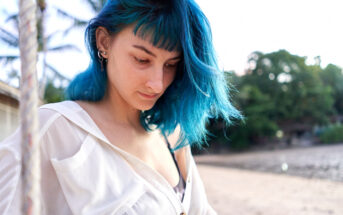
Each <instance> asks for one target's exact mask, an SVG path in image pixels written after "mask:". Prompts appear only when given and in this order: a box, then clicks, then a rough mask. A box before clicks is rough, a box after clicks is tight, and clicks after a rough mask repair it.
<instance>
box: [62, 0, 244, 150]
mask: <svg viewBox="0 0 343 215" xmlns="http://www.w3.org/2000/svg"><path fill="white" fill-rule="evenodd" d="M131 24H134V25H135V28H134V34H135V35H137V36H139V37H141V38H143V39H147V38H149V39H150V42H151V43H152V44H153V45H154V46H156V47H158V48H163V49H166V50H168V51H172V50H178V51H180V52H181V53H182V56H183V58H182V59H181V61H180V62H179V64H178V68H177V74H176V77H175V79H174V81H173V83H172V84H171V85H170V86H169V87H168V89H167V90H166V91H165V93H164V94H163V95H162V96H161V97H160V98H159V99H158V100H157V102H156V104H155V105H154V107H153V108H152V109H150V110H147V111H144V112H142V113H141V116H140V118H141V124H142V126H143V127H144V128H145V130H147V131H149V130H151V129H152V125H154V127H156V126H157V128H159V129H161V131H162V134H164V135H166V136H168V135H170V134H171V133H173V132H174V130H175V128H176V127H177V126H178V125H179V126H180V137H179V140H178V142H177V145H176V147H175V148H174V150H177V149H179V148H181V147H184V146H186V145H188V144H190V145H192V146H193V145H194V146H197V147H198V148H201V146H202V144H203V143H206V136H207V129H206V124H207V122H208V120H209V119H210V118H218V117H222V118H223V119H224V120H225V121H226V122H227V124H231V123H232V119H235V118H237V119H239V118H241V115H240V113H239V111H238V110H237V109H236V108H235V107H233V106H232V104H231V102H230V97H229V88H228V86H227V85H226V81H225V78H224V72H223V71H221V70H220V69H219V68H218V64H217V59H216V55H215V52H214V49H213V44H212V34H211V29H210V25H209V22H208V20H207V18H206V17H205V15H204V14H203V13H202V11H201V10H200V8H199V6H198V5H197V4H196V3H195V1H194V0H169V1H168V0H165V1H163V0H108V1H107V3H106V4H105V6H104V7H103V9H102V10H101V12H100V13H99V14H98V15H97V16H96V17H95V18H94V19H92V20H91V21H90V22H89V25H88V27H87V29H86V33H85V38H86V44H87V46H88V50H89V53H90V56H91V62H90V66H89V67H88V69H87V70H86V71H85V72H83V73H80V74H79V75H77V76H76V77H75V79H74V80H73V81H72V82H71V83H70V85H69V87H68V88H67V91H66V94H67V98H69V99H71V100H86V101H99V100H101V99H102V98H103V96H104V94H105V92H106V89H107V75H106V72H101V65H100V62H99V61H98V56H97V51H98V50H97V47H96V38H95V31H96V29H97V28H98V27H99V26H102V27H105V28H106V29H107V30H108V31H109V32H110V33H111V34H113V35H115V34H116V33H118V32H120V31H121V30H122V29H123V28H125V27H127V26H128V25H131ZM148 34H149V37H147V36H148Z"/></svg>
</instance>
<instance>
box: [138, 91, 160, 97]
mask: <svg viewBox="0 0 343 215" xmlns="http://www.w3.org/2000/svg"><path fill="white" fill-rule="evenodd" d="M138 94H139V95H140V96H141V97H143V98H145V99H155V98H157V96H158V94H145V93H141V92H138Z"/></svg>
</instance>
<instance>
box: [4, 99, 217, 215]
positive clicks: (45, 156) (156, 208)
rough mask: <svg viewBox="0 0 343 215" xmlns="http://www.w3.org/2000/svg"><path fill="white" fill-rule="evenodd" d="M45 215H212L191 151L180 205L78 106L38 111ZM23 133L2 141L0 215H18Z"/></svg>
mask: <svg viewBox="0 0 343 215" xmlns="http://www.w3.org/2000/svg"><path fill="white" fill-rule="evenodd" d="M39 118H40V132H39V138H40V154H41V172H42V175H41V204H42V210H43V213H42V214H49V215H68V214H82V215H90V214H96V215H102V214H103V215H105V214H106V215H107V214H111V215H117V214H118V215H119V214H120V215H122V214H125V215H144V214H149V215H154V214H156V215H157V214H158V215H161V214H163V215H176V214H181V213H182V212H184V213H186V214H189V215H212V214H216V213H215V211H214V210H213V209H212V208H211V206H210V205H209V204H208V201H207V197H206V194H205V190H204V186H203V183H202V181H201V179H200V176H199V173H198V171H197V168H196V165H195V162H194V159H193V157H192V154H191V150H190V148H189V147H187V153H186V165H187V178H186V189H185V196H184V198H183V201H182V202H181V201H180V199H179V198H178V196H177V195H176V193H175V191H174V190H173V188H172V186H171V185H170V184H169V183H168V181H167V180H166V179H165V178H164V177H163V176H162V175H160V174H159V173H158V172H157V171H155V170H153V169H152V168H151V167H149V166H148V165H146V164H145V163H144V162H143V161H141V160H140V159H138V158H137V157H135V156H133V155H131V154H129V153H127V152H125V151H124V150H122V149H120V148H118V147H116V146H115V145H113V144H111V143H110V142H109V141H108V140H107V138H106V137H105V136H104V135H103V133H102V132H101V131H100V129H99V128H98V127H97V126H96V124H95V123H94V121H93V120H92V119H91V118H90V116H89V115H88V114H87V112H86V111H84V110H83V109H82V108H81V107H80V106H79V105H78V104H77V103H75V102H72V101H65V102H61V103H55V104H47V105H44V106H42V107H41V108H40V109H39ZM20 138H21V137H20V129H18V130H17V131H16V132H15V133H14V134H13V135H12V136H10V137H8V138H7V139H6V140H4V141H3V142H2V143H0V214H6V215H7V214H8V215H16V214H20V207H21V203H20V201H21V198H20V192H21V189H20V185H21V183H20V171H21V166H20V163H21V147H20Z"/></svg>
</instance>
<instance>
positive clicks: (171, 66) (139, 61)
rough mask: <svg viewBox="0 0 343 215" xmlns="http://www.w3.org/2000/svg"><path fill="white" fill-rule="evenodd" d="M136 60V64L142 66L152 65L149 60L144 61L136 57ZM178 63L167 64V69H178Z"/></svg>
mask: <svg viewBox="0 0 343 215" xmlns="http://www.w3.org/2000/svg"><path fill="white" fill-rule="evenodd" d="M134 60H135V62H136V63H138V64H140V65H147V64H149V63H150V60H149V59H143V58H139V57H134ZM177 64H178V62H176V63H166V64H165V67H167V68H176V67H177Z"/></svg>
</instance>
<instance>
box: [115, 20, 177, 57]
mask: <svg viewBox="0 0 343 215" xmlns="http://www.w3.org/2000/svg"><path fill="white" fill-rule="evenodd" d="M114 39H115V40H120V41H118V42H120V43H122V45H124V44H125V45H129V46H133V45H141V46H144V47H145V48H148V49H149V50H151V51H155V52H162V53H166V54H170V55H177V56H178V55H180V54H181V52H180V51H178V50H177V48H176V47H175V49H174V50H167V49H166V48H161V47H159V46H158V44H159V43H157V44H156V45H154V44H153V42H152V41H153V32H146V33H145V34H144V35H142V34H140V32H139V31H138V32H136V33H135V26H134V25H130V26H127V27H125V28H123V29H122V30H121V31H120V32H119V33H117V34H116V35H115V36H114Z"/></svg>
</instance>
